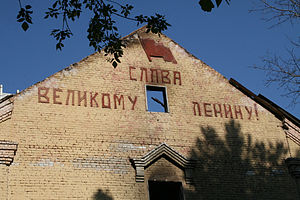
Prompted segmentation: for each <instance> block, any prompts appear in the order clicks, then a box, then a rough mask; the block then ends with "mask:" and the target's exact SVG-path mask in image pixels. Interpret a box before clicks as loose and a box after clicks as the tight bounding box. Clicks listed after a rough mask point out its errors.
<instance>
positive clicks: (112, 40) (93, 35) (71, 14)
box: [17, 0, 230, 67]
mask: <svg viewBox="0 0 300 200" xmlns="http://www.w3.org/2000/svg"><path fill="white" fill-rule="evenodd" d="M18 1H19V6H20V10H19V13H18V16H17V21H18V22H20V23H22V25H21V27H22V28H23V30H24V31H27V29H28V28H29V24H32V17H31V15H32V13H33V11H32V10H31V8H32V6H31V5H25V6H22V4H21V0H18ZM225 1H226V3H227V4H229V2H230V0H225ZM221 3H222V0H216V5H217V7H219V6H220V4H221ZM199 4H200V6H201V8H202V10H204V11H207V12H210V11H211V10H212V8H214V7H215V6H214V4H213V3H212V1H211V0H200V1H199ZM133 8H134V7H133V5H130V4H125V3H124V4H122V3H119V2H117V1H114V0H55V1H54V2H53V4H52V6H51V7H50V8H48V9H47V11H46V12H45V17H44V18H45V19H48V18H54V19H59V20H62V26H61V28H56V29H53V30H52V32H51V34H50V35H51V36H53V37H54V38H55V39H56V40H57V44H56V49H57V50H62V48H63V47H64V44H63V42H64V41H65V40H66V39H67V38H70V37H71V36H72V35H73V33H72V30H71V28H70V26H69V20H71V21H76V20H77V19H79V18H80V15H81V13H82V12H84V11H86V12H89V13H91V14H92V17H91V19H90V23H89V26H88V29H87V32H88V35H87V38H88V40H89V45H90V46H92V47H93V48H94V49H95V51H100V50H101V49H103V50H104V52H105V55H112V58H111V59H109V61H110V62H111V63H112V65H113V66H114V67H116V66H117V65H118V63H120V62H121V61H120V57H122V55H123V48H125V47H126V44H125V42H124V41H121V37H120V34H119V31H118V27H117V26H116V21H115V20H116V19H115V17H120V18H124V19H127V20H129V21H133V22H136V23H137V25H140V24H147V26H146V27H147V32H150V31H151V32H152V33H156V34H160V33H161V32H162V31H164V30H166V29H167V28H168V26H171V25H170V24H169V23H167V21H166V19H165V16H164V15H161V14H157V13H156V14H155V15H153V16H144V15H143V14H140V15H137V16H134V17H131V14H132V11H133Z"/></svg>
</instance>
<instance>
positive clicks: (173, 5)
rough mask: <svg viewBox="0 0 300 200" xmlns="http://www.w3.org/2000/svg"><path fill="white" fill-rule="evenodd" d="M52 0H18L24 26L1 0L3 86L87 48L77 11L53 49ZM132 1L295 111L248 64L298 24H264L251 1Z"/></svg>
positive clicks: (279, 45)
mask: <svg viewBox="0 0 300 200" xmlns="http://www.w3.org/2000/svg"><path fill="white" fill-rule="evenodd" d="M49 2H53V1H33V0H23V4H31V5H32V6H33V10H34V15H33V23H34V24H33V25H32V26H31V27H30V29H29V30H28V31H27V32H24V31H23V30H22V29H21V27H20V24H18V23H17V22H16V16H17V12H18V9H19V7H18V1H17V0H4V1H3V2H2V6H1V7H0V25H1V32H0V34H1V37H0V59H1V68H0V69H1V71H0V84H3V85H4V92H10V93H15V92H16V90H17V89H19V90H23V89H25V88H27V87H29V86H31V85H33V84H35V83H36V82H38V81H41V80H43V79H45V78H46V77H48V76H50V75H52V74H53V73H55V72H57V71H59V70H61V69H63V68H65V67H67V66H69V65H70V64H72V63H75V62H78V61H80V60H81V59H82V58H84V57H86V56H88V55H89V54H91V53H93V49H92V48H91V47H89V46H88V40H87V39H86V35H87V32H86V29H87V25H88V15H87V14H85V13H83V15H82V18H81V19H80V20H79V21H78V23H75V24H72V23H71V29H72V31H73V33H74V36H73V37H72V38H71V39H70V40H68V41H66V42H65V48H64V49H63V51H56V49H55V44H56V41H55V40H54V39H53V38H51V37H50V36H49V34H50V31H51V30H52V29H54V28H57V27H60V21H55V20H44V19H43V16H44V11H45V8H47V7H49V6H50V5H51V4H50V3H49ZM124 2H128V3H131V4H133V5H135V8H134V14H140V13H143V14H145V15H146V14H148V15H151V14H154V13H156V12H157V13H160V14H164V15H166V18H167V20H168V22H169V23H170V24H171V25H172V26H171V27H170V28H169V29H168V30H167V31H166V32H164V33H165V34H166V35H167V36H168V37H170V38H171V39H173V40H174V41H176V42H177V43H179V44H180V45H181V46H183V47H184V48H185V49H186V50H187V51H189V52H190V53H192V54H193V55H195V56H196V57H197V58H199V59H201V60H202V61H204V62H205V63H207V64H208V65H209V66H211V67H212V68H214V69H215V70H217V71H218V72H220V73H221V74H223V75H224V76H225V77H226V78H228V79H229V78H234V79H236V80H237V81H238V82H240V83H241V84H243V85H244V86H245V87H247V88H248V89H250V90H251V91H253V92H254V93H255V94H258V93H260V94H262V95H264V96H266V97H267V98H269V99H271V100H272V101H274V102H275V103H276V104H278V105H279V106H281V107H283V108H284V109H286V110H287V111H289V112H291V113H292V114H293V115H295V116H296V117H298V118H299V117H300V105H296V106H295V107H287V106H288V104H289V99H287V98H285V97H282V96H281V94H282V93H283V92H284V91H283V90H282V89H278V87H277V86H276V85H271V86H269V87H265V84H264V80H265V74H264V72H262V71H257V70H255V69H252V68H251V67H250V66H253V65H254V64H257V65H259V64H261V61H260V57H262V56H264V55H266V53H267V52H270V53H275V54H277V55H286V51H285V50H286V48H288V47H289V38H292V39H293V38H296V36H298V35H299V32H300V27H299V26H297V25H298V24H294V25H291V24H289V23H286V24H283V25H280V26H277V27H274V28H272V29H269V28H268V27H269V26H270V25H271V24H270V23H269V24H268V23H266V22H264V21H262V20H261V18H262V16H261V15H260V14H259V13H249V12H248V10H249V9H251V8H253V4H252V2H255V0H253V1H232V3H231V5H230V6H227V5H226V4H223V5H221V7H220V8H218V9H214V10H213V12H212V13H205V12H203V11H202V10H201V9H200V7H199V5H198V1H197V0H196V1H192V0H186V1H170V0H164V1H157V0H151V1H133V0H130V1H124ZM137 28H139V27H137V26H136V24H135V23H132V22H129V21H124V20H120V21H119V30H120V32H121V34H122V36H125V35H127V34H129V33H131V32H132V31H134V30H135V29H137Z"/></svg>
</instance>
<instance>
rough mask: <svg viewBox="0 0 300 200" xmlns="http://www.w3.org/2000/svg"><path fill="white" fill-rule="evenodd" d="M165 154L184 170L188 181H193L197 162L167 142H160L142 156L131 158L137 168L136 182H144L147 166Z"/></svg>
mask: <svg viewBox="0 0 300 200" xmlns="http://www.w3.org/2000/svg"><path fill="white" fill-rule="evenodd" d="M163 156H165V157H167V158H169V159H170V160H171V161H172V162H173V163H175V164H176V165H178V166H179V167H180V168H181V169H182V170H183V171H184V174H185V181H186V183H191V181H192V173H191V172H192V170H193V168H194V166H195V163H196V162H195V161H194V160H190V159H187V158H185V157H184V156H183V155H181V154H179V153H178V152H177V151H175V150H174V149H172V148H171V147H169V146H168V145H167V144H165V143H162V144H160V145H159V146H158V147H156V148H155V149H153V150H152V151H150V152H148V153H147V154H146V155H144V156H143V157H141V158H133V159H130V161H131V163H132V165H133V167H134V168H135V172H136V176H135V180H136V182H144V176H145V172H144V171H145V168H147V167H149V166H150V165H151V164H153V163H154V162H155V161H157V160H158V159H159V158H161V157H163Z"/></svg>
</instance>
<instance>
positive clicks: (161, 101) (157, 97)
mask: <svg viewBox="0 0 300 200" xmlns="http://www.w3.org/2000/svg"><path fill="white" fill-rule="evenodd" d="M146 96H147V111H149V112H169V109H168V101H167V92H166V88H165V87H160V86H152V85H146Z"/></svg>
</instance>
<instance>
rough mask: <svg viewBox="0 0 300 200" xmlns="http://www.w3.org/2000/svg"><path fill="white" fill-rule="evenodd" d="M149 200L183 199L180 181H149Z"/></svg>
mask: <svg viewBox="0 0 300 200" xmlns="http://www.w3.org/2000/svg"><path fill="white" fill-rule="evenodd" d="M148 186H149V196H150V200H183V192H182V184H181V182H161V181H149V182H148Z"/></svg>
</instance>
